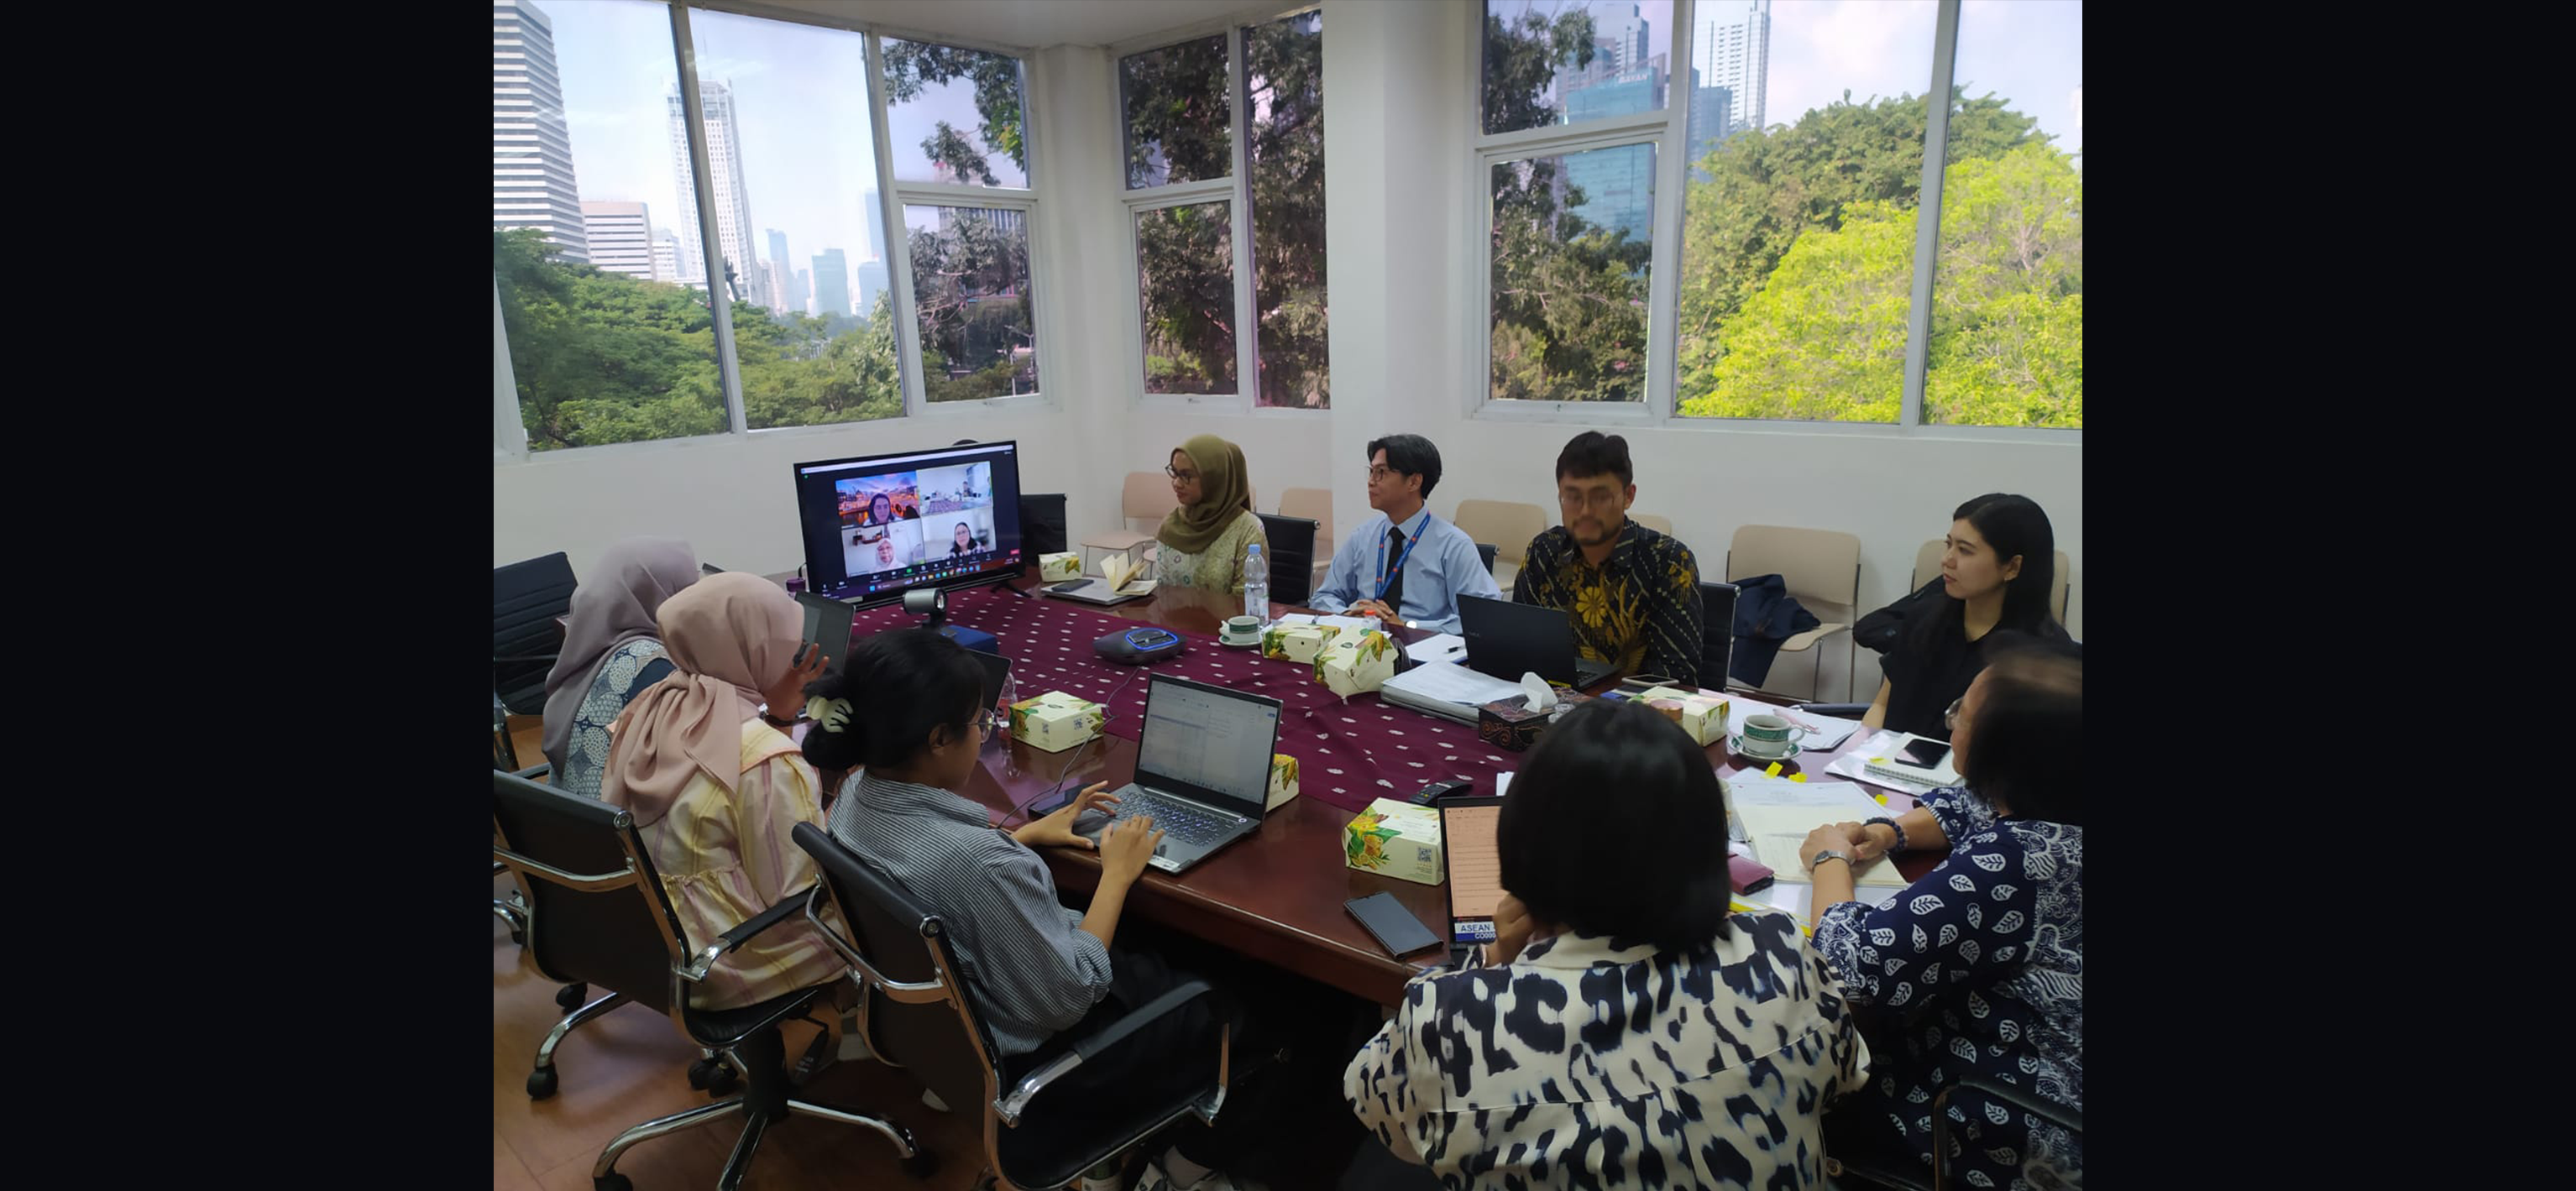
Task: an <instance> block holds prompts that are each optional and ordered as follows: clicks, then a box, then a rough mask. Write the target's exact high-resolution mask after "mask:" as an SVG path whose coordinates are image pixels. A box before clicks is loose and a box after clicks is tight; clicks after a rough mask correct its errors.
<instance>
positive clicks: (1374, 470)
mask: <svg viewBox="0 0 2576 1191" xmlns="http://www.w3.org/2000/svg"><path fill="white" fill-rule="evenodd" d="M1402 474H1404V473H1402V472H1399V471H1397V470H1395V469H1394V468H1392V467H1380V466H1377V465H1375V464H1372V465H1370V467H1369V471H1368V477H1369V482H1370V483H1372V484H1374V483H1376V482H1378V481H1379V480H1383V479H1385V478H1387V477H1388V476H1394V475H1402Z"/></svg>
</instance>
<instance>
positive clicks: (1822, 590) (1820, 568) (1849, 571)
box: [1702, 525, 1860, 700]
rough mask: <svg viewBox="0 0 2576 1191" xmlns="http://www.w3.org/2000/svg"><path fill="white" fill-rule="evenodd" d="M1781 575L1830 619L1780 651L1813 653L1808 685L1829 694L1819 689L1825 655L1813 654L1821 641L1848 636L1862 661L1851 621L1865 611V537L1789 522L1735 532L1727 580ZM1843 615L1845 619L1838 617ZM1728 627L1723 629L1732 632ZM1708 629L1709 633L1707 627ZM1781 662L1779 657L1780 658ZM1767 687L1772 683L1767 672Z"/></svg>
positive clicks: (1802, 600)
mask: <svg viewBox="0 0 2576 1191" xmlns="http://www.w3.org/2000/svg"><path fill="white" fill-rule="evenodd" d="M1770 574H1777V575H1779V576H1780V579H1781V581H1782V583H1783V584H1785V585H1786V586H1787V587H1788V589H1789V595H1790V596H1791V597H1793V598H1795V599H1796V600H1797V601H1798V603H1799V605H1800V606H1802V607H1804V608H1806V610H1807V611H1809V612H1813V613H1815V614H1816V618H1817V619H1819V620H1822V621H1824V622H1825V623H1823V624H1821V625H1818V626H1816V627H1815V628H1812V629H1809V630H1807V631H1806V632H1803V633H1800V634H1798V635H1797V636H1794V637H1791V638H1789V639H1788V640H1787V641H1785V642H1783V643H1782V644H1781V646H1780V652H1781V653H1783V654H1790V653H1811V654H1812V656H1813V657H1814V660H1815V674H1816V677H1815V679H1814V680H1813V681H1811V682H1810V683H1809V685H1808V688H1807V692H1808V693H1807V697H1808V698H1810V699H1816V698H1821V697H1823V694H1824V692H1822V691H1820V690H1817V689H1816V688H1817V687H1818V686H1820V685H1822V683H1823V680H1824V669H1825V658H1824V655H1823V654H1821V653H1813V651H1814V650H1815V648H1816V643H1817V642H1819V641H1822V640H1824V639H1825V638H1827V637H1830V636H1833V635H1834V634H1836V633H1841V634H1843V640H1844V643H1845V647H1846V652H1847V653H1848V654H1849V655H1850V657H1851V660H1852V661H1854V662H1857V661H1858V660H1859V657H1860V648H1859V646H1857V645H1853V644H1851V622H1852V621H1853V620H1854V619H1855V618H1857V617H1858V616H1859V615H1860V608H1859V606H1858V605H1859V603H1860V538H1858V537H1857V536H1854V535H1852V534H1847V533H1838V532H1835V531H1833V530H1830V529H1796V528H1792V527H1789V526H1785V525H1747V526H1744V527H1742V528H1740V529H1737V530H1736V531H1735V539H1734V541H1732V542H1731V543H1729V544H1728V546H1727V550H1726V581H1727V582H1729V583H1734V582H1736V581H1738V580H1741V579H1744V578H1747V577H1749V576H1753V575H1770ZM1837 616H1839V617H1841V619H1840V620H1835V619H1832V618H1833V617H1837ZM1734 627H1735V626H1733V625H1725V626H1722V628H1721V629H1720V630H1718V631H1727V632H1732V631H1733V629H1734ZM1702 631H1709V630H1708V629H1706V628H1705V626H1704V627H1703V630H1702ZM1775 660H1776V659H1775ZM1763 683H1764V686H1765V688H1766V689H1772V690H1777V689H1778V688H1777V687H1774V686H1771V683H1770V679H1769V678H1768V677H1767V676H1766V677H1765V678H1764V680H1763ZM1851 697H1852V696H1851V671H1850V670H1849V669H1848V668H1846V669H1845V670H1844V671H1843V698H1844V699H1845V700H1849V699H1850V698H1851Z"/></svg>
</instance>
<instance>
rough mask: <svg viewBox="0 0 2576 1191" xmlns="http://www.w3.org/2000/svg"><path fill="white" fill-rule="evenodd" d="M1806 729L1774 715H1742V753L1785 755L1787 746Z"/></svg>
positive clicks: (1771, 755) (1801, 735)
mask: <svg viewBox="0 0 2576 1191" xmlns="http://www.w3.org/2000/svg"><path fill="white" fill-rule="evenodd" d="M1806 734H1807V730H1806V729H1805V728H1803V727H1800V726H1798V725H1796V724H1793V723H1790V722H1789V721H1787V720H1785V719H1782V718H1781V717H1779V716H1776V715H1748V716H1746V717H1744V743H1743V746H1742V747H1743V749H1744V755H1746V756H1748V757H1785V756H1788V755H1789V746H1790V745H1793V744H1796V743H1797V742H1798V739H1799V738H1800V737H1803V736H1805V735H1806Z"/></svg>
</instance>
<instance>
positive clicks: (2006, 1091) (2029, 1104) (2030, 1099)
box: [1932, 1074, 2084, 1133]
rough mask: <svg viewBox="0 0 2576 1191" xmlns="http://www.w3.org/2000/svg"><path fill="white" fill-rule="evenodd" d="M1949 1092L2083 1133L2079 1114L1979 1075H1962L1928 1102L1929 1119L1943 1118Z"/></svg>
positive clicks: (2079, 1110)
mask: <svg viewBox="0 0 2576 1191" xmlns="http://www.w3.org/2000/svg"><path fill="white" fill-rule="evenodd" d="M1952 1092H1975V1093H1976V1094H1978V1095H1980V1096H1984V1097H1986V1098H1987V1099H1989V1100H2000V1101H2003V1102H2004V1103H2006V1104H2009V1105H2011V1106H2013V1107H2014V1108H2018V1109H2020V1110H2022V1111H2023V1112H2027V1113H2032V1114H2035V1115H2037V1116H2038V1117H2039V1118H2040V1119H2042V1120H2047V1121H2054V1122H2056V1123H2058V1124H2060V1125H2063V1126H2065V1127H2066V1128H2067V1129H2068V1130H2070V1131H2072V1132H2076V1133H2082V1132H2083V1131H2084V1112H2083V1110H2081V1109H2074V1108H2068V1107H2066V1106H2065V1105H2063V1104H2060V1103H2058V1102H2056V1101H2054V1100H2051V1099H2049V1098H2047V1097H2045V1096H2036V1095H2033V1094H2031V1093H2030V1092H2029V1091H2027V1090H2024V1089H2022V1088H2017V1087H2014V1086H2012V1085H2011V1084H2008V1083H1998V1082H1996V1081H1995V1080H1992V1079H1988V1078H1986V1077H1985V1076H1983V1075H1975V1074H1968V1075H1962V1076H1960V1077H1959V1082H1957V1083H1954V1084H1951V1085H1950V1086H1949V1087H1946V1088H1943V1089H1941V1094H1940V1095H1938V1096H1935V1097H1933V1098H1932V1115H1933V1116H1935V1117H1939V1116H1942V1115H1943V1114H1942V1112H1941V1110H1942V1109H1944V1108H1947V1107H1948V1104H1947V1103H1945V1102H1946V1101H1947V1100H1948V1099H1949V1098H1950V1093H1952Z"/></svg>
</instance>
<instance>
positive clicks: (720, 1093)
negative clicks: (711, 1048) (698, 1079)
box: [707, 1059, 742, 1100]
mask: <svg viewBox="0 0 2576 1191" xmlns="http://www.w3.org/2000/svg"><path fill="white" fill-rule="evenodd" d="M715 1064H716V1069H715V1070H714V1071H712V1072H709V1073H708V1074H707V1098H708V1099H710V1100H722V1099H724V1098H725V1097H727V1096H730V1095H733V1092H734V1089H735V1088H738V1087H741V1086H742V1073H741V1072H738V1071H735V1070H734V1069H733V1064H731V1063H728V1062H725V1061H724V1060H723V1059H717V1060H716V1061H715Z"/></svg>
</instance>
